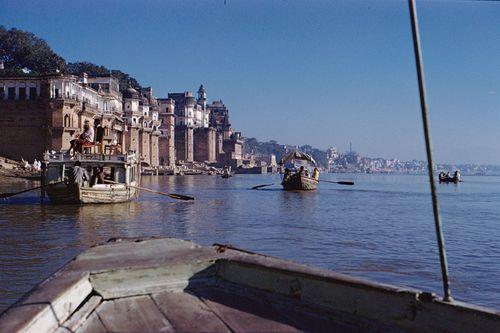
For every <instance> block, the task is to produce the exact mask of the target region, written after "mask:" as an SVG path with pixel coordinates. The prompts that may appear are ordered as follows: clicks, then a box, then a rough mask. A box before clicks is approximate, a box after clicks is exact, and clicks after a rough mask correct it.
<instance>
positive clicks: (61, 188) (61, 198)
mask: <svg viewBox="0 0 500 333" xmlns="http://www.w3.org/2000/svg"><path fill="white" fill-rule="evenodd" d="M47 195H48V197H49V199H50V202H51V203H53V204H104V203H120V202H127V201H130V200H132V199H133V198H134V197H136V196H137V190H136V189H135V188H131V187H128V186H127V187H126V186H125V185H97V186H94V187H80V186H77V185H66V184H58V185H54V186H48V187H47Z"/></svg>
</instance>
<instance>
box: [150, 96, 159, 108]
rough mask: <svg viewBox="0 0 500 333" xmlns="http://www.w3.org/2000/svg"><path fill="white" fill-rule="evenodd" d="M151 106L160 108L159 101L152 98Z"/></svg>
mask: <svg viewBox="0 0 500 333" xmlns="http://www.w3.org/2000/svg"><path fill="white" fill-rule="evenodd" d="M150 104H151V106H158V101H157V100H156V98H154V97H153V98H151V103H150Z"/></svg>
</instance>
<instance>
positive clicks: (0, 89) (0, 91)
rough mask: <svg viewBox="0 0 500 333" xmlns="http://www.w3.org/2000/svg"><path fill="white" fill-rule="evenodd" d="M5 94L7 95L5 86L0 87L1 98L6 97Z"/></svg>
mask: <svg viewBox="0 0 500 333" xmlns="http://www.w3.org/2000/svg"><path fill="white" fill-rule="evenodd" d="M4 96H5V88H4V87H0V99H4Z"/></svg>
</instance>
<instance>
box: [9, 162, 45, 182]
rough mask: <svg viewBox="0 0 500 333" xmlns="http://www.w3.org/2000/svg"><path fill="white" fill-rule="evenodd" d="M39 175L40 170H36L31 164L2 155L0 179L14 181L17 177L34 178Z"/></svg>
mask: <svg viewBox="0 0 500 333" xmlns="http://www.w3.org/2000/svg"><path fill="white" fill-rule="evenodd" d="M39 176H40V173H39V171H36V170H34V169H33V167H32V166H31V165H29V164H27V163H23V162H20V161H15V160H11V159H8V158H6V157H1V156H0V179H1V181H2V182H4V181H10V182H12V181H15V179H16V178H17V179H19V178H24V179H26V178H28V179H34V178H38V177H39Z"/></svg>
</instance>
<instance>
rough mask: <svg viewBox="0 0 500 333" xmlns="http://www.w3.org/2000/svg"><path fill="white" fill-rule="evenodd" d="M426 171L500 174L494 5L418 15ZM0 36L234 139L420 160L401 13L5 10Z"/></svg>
mask: <svg viewBox="0 0 500 333" xmlns="http://www.w3.org/2000/svg"><path fill="white" fill-rule="evenodd" d="M417 6H418V10H419V15H420V24H421V34H422V47H423V53H424V65H425V70H426V78H427V88H428V96H429V110H430V114H431V129H432V136H433V145H434V148H435V158H436V160H437V161H438V162H455V163H458V162H479V163H494V164H500V3H499V2H496V3H495V2H474V1H418V2H417ZM0 24H3V25H5V26H6V27H8V28H10V27H17V28H20V29H24V30H29V31H32V32H34V33H35V34H37V35H38V36H40V37H42V38H44V39H46V40H47V41H48V42H49V44H50V45H51V46H52V47H53V49H54V50H55V51H56V52H58V53H59V54H60V55H62V56H63V57H64V58H66V59H67V60H68V61H79V60H85V61H91V62H94V63H97V64H102V65H105V66H107V67H110V68H116V69H121V70H123V71H125V72H128V73H130V74H132V75H133V76H135V77H136V78H137V79H138V80H139V81H140V83H141V84H142V85H151V86H153V89H154V92H155V94H156V95H157V96H159V97H164V96H166V95H167V93H168V92H177V91H185V90H193V91H196V90H197V89H198V86H199V84H200V83H203V84H204V85H205V87H206V88H207V91H208V97H209V99H210V100H212V99H219V98H222V100H223V101H224V102H225V103H226V105H228V106H229V107H230V109H231V120H232V123H233V127H234V128H235V129H237V130H241V131H242V132H243V135H245V136H250V137H256V138H258V139H261V140H268V139H275V140H277V141H279V142H281V143H291V144H311V145H313V146H317V147H319V148H327V147H328V146H336V147H337V148H338V149H339V150H341V151H344V150H346V149H348V145H349V141H352V142H353V147H354V149H355V150H358V151H359V152H361V153H362V154H364V155H368V156H383V157H398V158H401V159H412V158H419V159H423V158H424V145H423V135H422V125H421V119H420V113H419V104H418V91H417V85H416V75H415V66H414V59H413V53H412V52H413V51H412V44H411V34H410V22H409V14H408V6H407V3H406V1H395V0H394V1H389V0H387V1H382V0H381V1H355V0H351V1H278V0H277V1H264V0H262V1H256V0H252V1H236V0H226V4H224V0H217V1H207V0H198V1H141V2H139V1H138V2H131V1H123V0H122V1H95V2H93V3H92V2H90V1H19V0H15V1H5V0H0Z"/></svg>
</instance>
